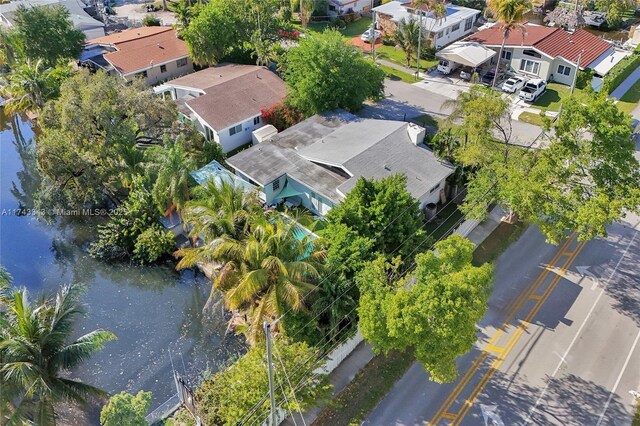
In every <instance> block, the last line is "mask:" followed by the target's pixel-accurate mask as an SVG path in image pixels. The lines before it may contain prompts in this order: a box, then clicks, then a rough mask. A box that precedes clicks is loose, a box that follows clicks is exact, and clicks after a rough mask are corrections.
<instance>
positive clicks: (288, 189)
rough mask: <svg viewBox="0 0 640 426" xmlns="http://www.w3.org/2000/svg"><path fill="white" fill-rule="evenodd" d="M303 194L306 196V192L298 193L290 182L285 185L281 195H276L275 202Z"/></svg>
mask: <svg viewBox="0 0 640 426" xmlns="http://www.w3.org/2000/svg"><path fill="white" fill-rule="evenodd" d="M302 194H304V192H300V191H298V190H297V189H295V188H293V187H292V186H291V185H289V182H287V183H285V184H284V188H282V191H280V193H279V194H278V195H276V197H275V198H274V200H279V199H281V198H282V199H285V198H289V197H295V196H296V195H302Z"/></svg>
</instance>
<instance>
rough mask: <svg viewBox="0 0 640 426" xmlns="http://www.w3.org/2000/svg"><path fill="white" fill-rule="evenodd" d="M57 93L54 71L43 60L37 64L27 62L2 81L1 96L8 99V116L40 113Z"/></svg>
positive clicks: (6, 103) (6, 104)
mask: <svg viewBox="0 0 640 426" xmlns="http://www.w3.org/2000/svg"><path fill="white" fill-rule="evenodd" d="M55 92H56V81H55V77H54V75H53V69H52V68H47V67H46V66H45V65H44V62H43V61H42V59H39V60H38V61H37V62H36V63H35V64H34V63H33V62H31V61H27V62H25V63H24V64H22V65H20V66H18V67H17V68H14V69H13V70H12V71H11V73H10V74H9V75H8V77H6V78H4V79H2V81H0V94H1V95H2V96H3V97H4V98H5V99H7V100H6V101H5V110H6V112H7V113H8V114H12V113H22V112H27V111H39V110H40V109H42V107H44V103H45V102H46V101H47V100H49V99H51V98H52V97H53V96H54V95H55Z"/></svg>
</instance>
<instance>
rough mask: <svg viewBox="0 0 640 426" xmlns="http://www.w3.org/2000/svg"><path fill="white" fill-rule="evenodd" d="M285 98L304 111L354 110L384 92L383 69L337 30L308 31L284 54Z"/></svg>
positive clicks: (309, 112)
mask: <svg viewBox="0 0 640 426" xmlns="http://www.w3.org/2000/svg"><path fill="white" fill-rule="evenodd" d="M283 67H284V80H285V82H286V83H287V85H288V86H289V90H290V92H289V95H288V100H289V101H290V102H291V104H292V105H293V106H295V107H297V108H298V109H299V110H300V111H301V112H302V113H303V114H305V115H307V116H308V115H313V114H317V113H320V112H324V111H332V110H334V109H336V108H343V109H346V110H348V111H357V110H359V109H360V108H362V104H363V102H364V101H365V100H367V99H372V100H376V99H380V98H382V96H383V93H384V86H383V81H384V76H385V73H384V71H383V70H381V69H380V68H378V67H377V66H376V64H375V63H374V62H373V61H372V60H370V59H367V58H364V57H363V56H362V55H361V54H360V53H359V52H358V51H357V50H356V49H355V48H354V47H353V45H351V44H348V43H347V42H345V40H344V39H343V38H342V35H341V34H340V33H338V32H337V31H333V30H327V31H325V32H323V33H321V34H309V35H307V36H306V37H304V38H303V39H301V40H300V44H299V45H298V46H297V47H292V48H291V49H289V51H288V52H287V54H286V56H285V58H284V64H283Z"/></svg>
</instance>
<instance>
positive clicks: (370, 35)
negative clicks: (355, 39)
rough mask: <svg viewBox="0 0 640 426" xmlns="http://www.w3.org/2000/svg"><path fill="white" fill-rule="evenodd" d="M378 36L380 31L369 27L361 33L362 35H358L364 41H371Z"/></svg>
mask: <svg viewBox="0 0 640 426" xmlns="http://www.w3.org/2000/svg"><path fill="white" fill-rule="evenodd" d="M380 37H382V31H379V30H374V29H373V28H369V29H368V30H367V31H365V32H364V33H362V35H361V36H360V40H362V41H364V42H365V43H371V41H372V40H376V41H377V40H378V39H379V38H380Z"/></svg>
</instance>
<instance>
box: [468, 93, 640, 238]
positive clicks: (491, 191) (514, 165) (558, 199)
mask: <svg viewBox="0 0 640 426" xmlns="http://www.w3.org/2000/svg"><path fill="white" fill-rule="evenodd" d="M553 129H554V133H553V134H552V135H551V136H550V137H549V139H550V140H549V144H548V146H547V147H545V148H543V149H539V150H524V149H515V150H512V153H511V154H510V156H509V160H508V161H506V162H505V161H492V162H490V163H488V164H487V165H485V166H483V167H482V168H480V169H479V170H478V172H477V173H476V175H475V177H473V178H472V180H471V182H470V184H469V187H468V195H467V198H466V202H467V207H466V209H467V210H468V211H469V212H470V214H471V215H472V216H474V217H477V218H482V217H483V216H484V215H485V214H486V209H485V208H484V206H486V204H487V203H489V202H491V201H496V202H498V203H499V204H501V205H502V206H503V207H505V208H508V209H511V210H513V211H515V212H516V213H517V214H518V215H519V216H520V217H521V218H522V219H524V220H527V221H531V222H533V223H535V224H537V225H538V226H539V227H540V229H541V230H542V232H543V233H544V234H545V235H546V237H547V240H548V241H550V242H553V243H558V242H559V241H561V240H562V239H563V238H564V236H565V234H566V232H567V231H577V232H579V233H580V239H582V240H587V239H591V238H596V237H602V236H606V235H607V231H606V227H607V225H609V224H611V223H613V222H614V221H616V220H619V219H620V218H621V217H623V216H624V214H625V213H626V211H637V209H638V208H639V207H640V166H639V165H638V161H637V160H636V159H635V157H634V155H633V154H634V152H635V144H634V143H633V141H632V139H631V119H630V117H629V116H628V115H627V114H625V113H623V112H621V111H620V110H618V108H617V107H616V106H615V104H614V103H613V101H612V100H610V99H607V98H606V96H605V95H604V94H600V95H595V94H593V95H591V96H589V97H588V98H587V99H580V100H578V99H576V98H570V99H568V100H567V101H565V102H564V103H563V107H562V114H561V116H560V118H559V119H558V120H557V122H556V123H555V124H554V126H553Z"/></svg>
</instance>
